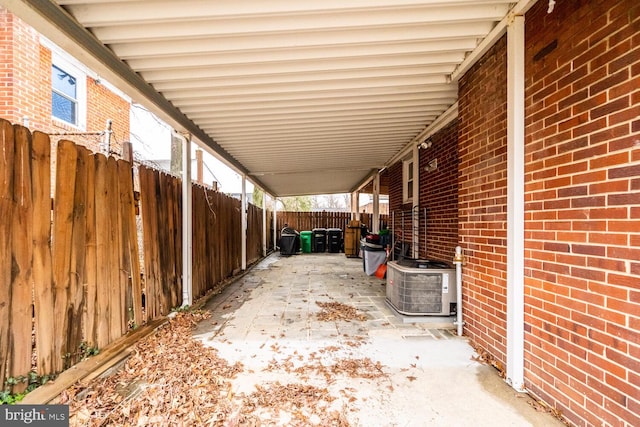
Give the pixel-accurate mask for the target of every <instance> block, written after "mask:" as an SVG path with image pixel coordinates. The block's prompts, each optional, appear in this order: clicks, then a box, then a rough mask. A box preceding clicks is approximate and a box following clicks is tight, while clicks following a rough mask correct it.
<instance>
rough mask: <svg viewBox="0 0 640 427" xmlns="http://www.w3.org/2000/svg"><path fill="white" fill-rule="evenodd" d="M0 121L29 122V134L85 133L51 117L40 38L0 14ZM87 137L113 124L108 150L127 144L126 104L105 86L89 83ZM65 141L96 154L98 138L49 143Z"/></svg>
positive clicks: (47, 62)
mask: <svg viewBox="0 0 640 427" xmlns="http://www.w3.org/2000/svg"><path fill="white" fill-rule="evenodd" d="M0 24H1V25H0V117H2V118H4V119H6V120H9V121H11V122H13V123H22V120H23V117H28V118H29V127H30V129H31V130H40V131H43V132H47V133H50V134H56V133H65V132H70V133H78V132H83V130H82V129H77V128H75V127H73V126H70V125H66V124H64V123H63V122H61V121H59V120H53V119H52V116H51V61H52V59H51V51H50V50H49V49H48V48H46V47H44V46H42V45H41V44H40V36H39V34H38V33H37V32H36V31H35V30H34V29H33V28H31V27H30V26H28V25H26V24H25V23H24V22H22V21H21V20H20V19H19V18H17V17H15V16H14V15H12V14H11V13H9V12H8V11H6V10H5V9H2V8H0ZM86 108H87V124H86V129H85V130H86V131H87V132H100V131H103V130H104V129H105V126H106V121H107V119H112V120H113V131H114V133H113V136H114V137H113V138H112V146H111V147H112V150H113V151H116V152H117V153H119V152H120V150H121V143H122V142H123V141H128V140H129V103H128V102H127V101H125V100H124V99H122V98H121V97H120V96H118V95H117V94H115V93H113V92H111V91H110V90H108V89H107V88H106V87H105V86H104V85H100V84H96V81H95V80H94V79H92V78H91V77H87V105H86ZM62 138H64V139H69V140H71V141H74V142H76V143H79V144H82V145H85V146H87V147H88V148H89V149H91V150H93V151H99V148H100V142H101V140H102V137H101V136H97V135H90V136H79V135H67V136H55V135H53V136H52V142H53V143H57V141H58V140H59V139H62Z"/></svg>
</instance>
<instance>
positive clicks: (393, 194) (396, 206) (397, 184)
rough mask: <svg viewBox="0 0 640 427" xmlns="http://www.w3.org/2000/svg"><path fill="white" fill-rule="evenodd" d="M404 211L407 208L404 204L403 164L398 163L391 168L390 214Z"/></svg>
mask: <svg viewBox="0 0 640 427" xmlns="http://www.w3.org/2000/svg"><path fill="white" fill-rule="evenodd" d="M403 209H405V207H404V206H403V204H402V162H397V163H395V164H394V165H392V166H390V167H389V212H393V211H401V210H403ZM409 209H411V206H409Z"/></svg>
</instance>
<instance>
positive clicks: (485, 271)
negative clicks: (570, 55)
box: [458, 36, 507, 367]
mask: <svg viewBox="0 0 640 427" xmlns="http://www.w3.org/2000/svg"><path fill="white" fill-rule="evenodd" d="M506 82H507V80H506V36H505V37H503V38H502V39H500V40H499V41H498V42H497V43H496V44H495V45H494V46H493V47H492V48H491V49H490V50H489V52H487V53H486V54H485V56H484V57H483V58H482V59H481V60H480V61H479V62H478V63H476V64H475V65H474V66H473V67H472V68H471V69H470V70H469V71H468V72H467V73H466V74H465V75H464V76H463V77H462V78H461V79H460V82H459V88H458V91H459V101H458V120H459V123H460V124H459V126H460V127H459V133H458V156H459V166H458V176H459V182H458V201H459V204H458V209H459V218H458V221H459V224H458V229H459V234H460V245H461V246H462V249H463V252H464V254H465V256H466V263H465V266H464V268H463V278H462V280H463V294H464V304H463V307H464V313H463V314H464V316H465V334H467V335H468V336H469V337H470V338H471V339H472V341H474V342H475V343H476V344H477V345H479V346H481V347H482V348H484V349H485V350H487V351H488V352H489V353H490V354H491V355H492V356H493V358H494V359H495V362H496V365H497V366H498V367H501V366H505V363H506V308H505V305H506V262H507V260H506V234H507V230H506V221H507V214H506V203H507V171H506V164H507V163H506V162H507V150H506V149H507V142H506V137H507V123H506V119H507V110H506V96H507V84H506Z"/></svg>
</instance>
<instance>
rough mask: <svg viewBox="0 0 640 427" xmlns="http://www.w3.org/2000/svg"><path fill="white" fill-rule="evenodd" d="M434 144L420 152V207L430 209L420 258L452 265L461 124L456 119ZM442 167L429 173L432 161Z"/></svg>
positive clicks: (456, 223) (434, 138)
mask: <svg viewBox="0 0 640 427" xmlns="http://www.w3.org/2000/svg"><path fill="white" fill-rule="evenodd" d="M430 140H431V142H432V145H431V147H430V148H428V149H421V150H420V151H419V153H420V163H419V164H420V173H419V179H420V190H419V195H420V199H419V200H420V208H421V209H422V208H426V210H427V214H426V216H427V224H426V230H425V226H424V225H423V223H421V228H420V235H421V236H426V248H425V247H421V248H420V257H421V258H425V259H437V260H442V261H447V262H451V260H452V259H453V255H454V253H455V248H456V246H457V245H458V149H457V147H458V121H457V120H454V121H452V122H451V123H449V124H448V125H447V126H445V127H444V128H443V129H441V130H440V131H438V132H437V133H436V134H434V135H432V136H431V137H430ZM434 159H435V160H437V163H438V168H437V169H436V170H434V171H431V172H427V171H425V168H426V167H427V165H428V164H429V162H430V161H432V160H434Z"/></svg>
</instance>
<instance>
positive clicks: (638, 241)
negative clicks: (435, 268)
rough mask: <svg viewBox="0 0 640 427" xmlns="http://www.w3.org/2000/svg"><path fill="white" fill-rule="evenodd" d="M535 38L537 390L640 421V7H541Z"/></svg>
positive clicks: (531, 171) (529, 102)
mask: <svg viewBox="0 0 640 427" xmlns="http://www.w3.org/2000/svg"><path fill="white" fill-rule="evenodd" d="M526 40H527V49H526V65H525V68H526V159H525V162H526V172H525V182H526V196H525V203H526V208H525V215H526V216H525V220H526V226H525V245H526V247H525V276H526V277H525V286H526V300H525V323H526V348H525V351H526V362H525V370H526V387H527V389H529V390H531V391H532V393H534V394H536V395H538V396H540V397H542V398H543V399H544V400H545V401H547V402H548V403H549V404H550V405H551V406H553V407H555V408H557V409H558V410H559V411H561V413H562V414H563V415H564V416H565V417H566V418H567V419H568V420H569V421H570V422H571V423H572V424H574V425H577V426H589V425H603V424H606V425H628V426H630V425H640V374H639V372H640V345H638V342H640V333H639V331H640V192H639V191H638V190H639V189H640V135H639V134H638V132H639V130H640V119H639V117H640V4H639V3H638V2H637V1H634V0H622V1H613V2H604V1H595V2H594V1H586V0H583V1H562V2H557V4H556V7H555V9H554V11H553V13H547V4H546V3H545V2H538V4H537V5H535V6H534V7H533V8H532V9H531V10H530V11H529V13H527V15H526ZM554 46H556V47H555V48H554Z"/></svg>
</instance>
